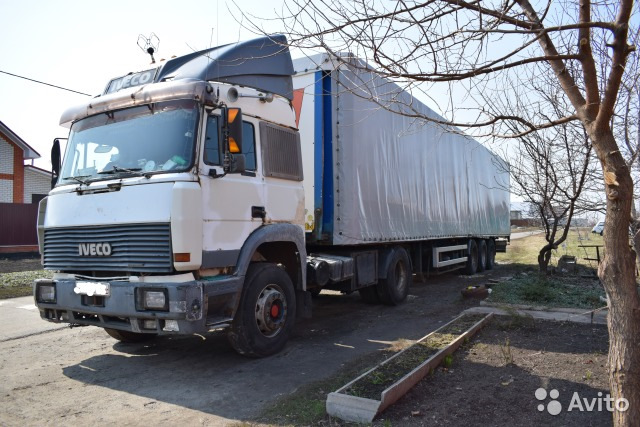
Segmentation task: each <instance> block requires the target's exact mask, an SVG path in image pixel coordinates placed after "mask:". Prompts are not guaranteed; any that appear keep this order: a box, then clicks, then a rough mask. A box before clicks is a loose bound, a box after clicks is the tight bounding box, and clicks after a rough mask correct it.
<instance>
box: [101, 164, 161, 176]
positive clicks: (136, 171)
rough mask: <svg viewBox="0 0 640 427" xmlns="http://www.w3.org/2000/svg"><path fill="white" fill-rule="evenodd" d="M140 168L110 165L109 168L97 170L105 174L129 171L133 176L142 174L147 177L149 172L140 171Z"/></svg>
mask: <svg viewBox="0 0 640 427" xmlns="http://www.w3.org/2000/svg"><path fill="white" fill-rule="evenodd" d="M141 170H142V169H141V168H133V169H127V168H121V167H120V166H112V167H111V169H109V170H104V171H100V172H98V174H100V175H107V174H116V173H130V174H132V175H135V176H144V177H145V178H149V177H150V176H151V174H150V173H148V172H146V173H143V172H140V171H141Z"/></svg>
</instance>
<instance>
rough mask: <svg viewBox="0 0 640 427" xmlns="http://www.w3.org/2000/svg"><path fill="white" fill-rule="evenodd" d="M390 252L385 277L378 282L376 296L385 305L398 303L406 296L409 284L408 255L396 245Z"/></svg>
mask: <svg viewBox="0 0 640 427" xmlns="http://www.w3.org/2000/svg"><path fill="white" fill-rule="evenodd" d="M392 250H393V253H392V254H391V259H390V261H389V266H388V268H387V277H386V278H385V279H380V281H379V282H378V296H379V297H380V301H382V302H383V303H384V304H387V305H398V304H400V303H401V302H403V301H404V300H405V299H406V298H407V294H408V293H409V286H411V279H412V274H411V263H410V262H409V255H407V251H405V250H404V248H402V247H396V248H394V249H392Z"/></svg>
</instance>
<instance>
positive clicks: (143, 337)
mask: <svg viewBox="0 0 640 427" xmlns="http://www.w3.org/2000/svg"><path fill="white" fill-rule="evenodd" d="M104 331H105V332H106V333H108V334H109V336H110V337H111V338H115V339H117V340H118V341H120V342H124V343H136V342H143V341H148V340H150V339H152V338H155V337H156V334H140V333H137V332H129V331H121V330H119V329H111V328H104Z"/></svg>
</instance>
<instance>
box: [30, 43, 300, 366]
mask: <svg viewBox="0 0 640 427" xmlns="http://www.w3.org/2000/svg"><path fill="white" fill-rule="evenodd" d="M284 43H285V42H284V40H283V37H281V36H276V37H272V38H265V39H261V40H258V41H256V40H253V41H251V42H245V43H238V44H234V45H227V46H222V47H219V48H214V49H210V50H207V51H204V52H198V53H197V54H192V55H187V56H186V57H181V58H176V59H173V60H171V61H168V62H166V63H164V64H163V65H161V66H160V67H158V68H157V69H154V70H145V71H143V72H140V73H136V74H129V75H127V76H124V77H121V78H117V79H114V80H112V81H111V82H109V84H108V85H107V87H106V88H105V91H104V93H103V94H102V95H101V96H99V97H96V98H94V99H92V100H91V101H89V102H88V103H86V104H84V105H81V106H78V107H74V108H71V109H69V110H67V111H66V112H65V113H64V114H63V116H62V119H61V124H63V125H67V126H70V128H71V131H70V134H69V139H68V143H67V147H66V152H65V154H64V158H63V161H62V165H61V167H60V168H59V170H56V166H55V165H54V172H55V173H57V175H58V176H57V182H56V184H55V187H54V188H53V189H52V191H51V192H50V194H49V196H48V197H47V198H46V199H44V200H43V201H42V203H41V206H40V216H39V220H38V222H39V224H38V232H39V239H40V249H41V253H42V260H43V264H44V267H45V268H46V269H52V270H56V271H58V272H57V273H55V276H54V278H53V280H39V281H37V282H36V284H35V298H36V304H37V306H38V308H39V309H40V313H41V316H42V317H43V318H45V319H47V320H50V321H56V322H69V323H71V324H77V325H95V326H100V327H103V328H105V329H106V330H107V332H108V333H109V334H110V335H112V336H114V337H115V338H117V339H120V340H123V341H137V340H141V339H145V338H149V337H151V336H153V335H155V334H172V333H195V332H206V331H209V330H213V329H219V328H224V327H229V326H233V327H232V328H231V332H232V333H231V335H232V336H233V338H232V343H233V344H234V346H235V347H236V349H238V350H239V351H240V352H242V353H247V354H251V355H257V356H263V355H267V354H271V353H273V352H275V351H278V350H279V349H280V348H281V347H282V345H284V343H285V342H286V336H287V335H288V332H289V330H290V328H291V327H292V325H293V318H294V317H295V314H296V310H295V307H296V304H295V301H294V300H295V298H296V291H297V292H299V293H301V295H302V296H304V294H303V292H304V290H305V263H306V260H305V257H306V253H305V248H304V216H303V215H304V192H303V188H302V178H303V177H302V165H301V160H300V138H299V135H298V132H297V130H296V128H295V116H294V113H293V109H292V107H291V103H290V101H289V100H288V99H287V98H286V97H287V95H289V96H290V95H291V93H292V90H291V74H292V72H291V58H290V56H289V53H288V50H286V48H285V49H283V48H282V45H284ZM254 57H261V58H262V59H261V60H254V61H250V62H251V63H252V64H251V67H250V69H249V68H248V65H247V66H244V67H243V66H242V65H239V66H234V67H231V70H232V72H230V73H229V74H231V75H225V73H224V70H225V67H227V68H229V64H238V63H239V62H240V61H244V58H254ZM220 69H222V70H223V71H219V70H220ZM256 69H260V70H261V71H260V73H259V74H256ZM245 73H248V75H249V76H247V75H246V74H245ZM213 80H215V81H213ZM246 83H250V84H252V86H253V87H247V86H245V85H244V84H246ZM56 146H57V147H59V145H57V144H55V145H54V151H55V150H56V149H57V150H59V148H56ZM53 157H54V158H55V157H56V155H55V154H54V156H53ZM283 248H289V249H290V250H289V252H287V251H283V250H282V249H283ZM252 261H253V263H252V264H251V266H250V263H251V262H252ZM247 276H249V277H248V279H249V281H251V283H256V285H255V286H254V285H250V287H251V288H252V289H249V291H251V294H250V295H248V294H247V292H245V293H244V298H241V297H242V296H243V293H242V289H243V284H244V283H245V280H247ZM245 286H246V285H245ZM254 287H255V289H253V288H254ZM258 288H260V289H258ZM243 305H246V306H251V308H250V309H248V310H245V311H248V313H249V315H250V317H251V318H247V319H244V318H236V316H235V314H236V312H237V311H238V309H239V307H240V310H243V308H242V307H243ZM303 305H304V304H303ZM234 318H236V321H235V323H234ZM261 340H262V341H261Z"/></svg>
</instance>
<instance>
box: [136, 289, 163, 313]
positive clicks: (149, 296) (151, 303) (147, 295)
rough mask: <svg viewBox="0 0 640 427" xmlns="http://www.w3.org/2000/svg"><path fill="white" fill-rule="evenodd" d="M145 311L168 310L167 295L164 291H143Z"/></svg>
mask: <svg viewBox="0 0 640 427" xmlns="http://www.w3.org/2000/svg"><path fill="white" fill-rule="evenodd" d="M142 293H143V296H144V299H143V301H144V308H145V310H166V308H167V306H168V304H167V295H166V293H165V291H163V290H153V291H151V290H143V291H142Z"/></svg>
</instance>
